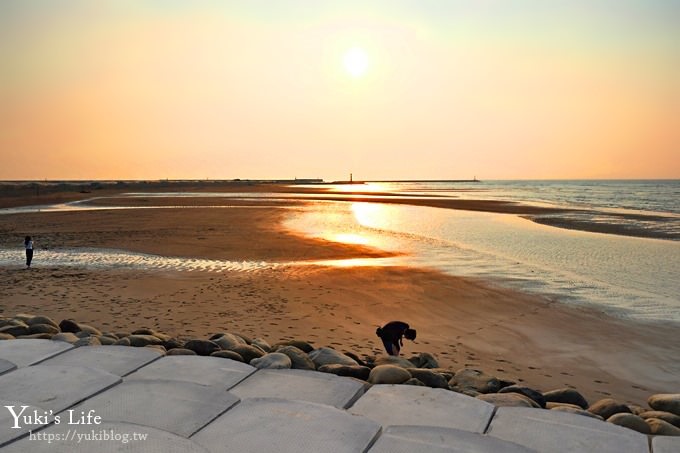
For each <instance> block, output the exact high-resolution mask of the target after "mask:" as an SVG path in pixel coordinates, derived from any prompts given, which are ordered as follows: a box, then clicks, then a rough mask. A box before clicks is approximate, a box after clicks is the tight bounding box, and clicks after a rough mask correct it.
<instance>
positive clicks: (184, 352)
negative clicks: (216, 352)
mask: <svg viewBox="0 0 680 453" xmlns="http://www.w3.org/2000/svg"><path fill="white" fill-rule="evenodd" d="M165 355H198V354H196V352H194V351H192V350H191V349H185V348H172V349H170V350H169V351H168V352H167V353H166V354H165Z"/></svg>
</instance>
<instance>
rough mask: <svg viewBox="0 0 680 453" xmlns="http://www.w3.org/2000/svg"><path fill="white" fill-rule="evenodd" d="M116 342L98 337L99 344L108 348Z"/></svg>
mask: <svg viewBox="0 0 680 453" xmlns="http://www.w3.org/2000/svg"><path fill="white" fill-rule="evenodd" d="M116 341H118V340H117V339H116V338H113V337H109V336H106V335H102V336H101V337H99V342H100V343H101V344H103V345H105V346H110V345H112V344H114V343H115V342H116Z"/></svg>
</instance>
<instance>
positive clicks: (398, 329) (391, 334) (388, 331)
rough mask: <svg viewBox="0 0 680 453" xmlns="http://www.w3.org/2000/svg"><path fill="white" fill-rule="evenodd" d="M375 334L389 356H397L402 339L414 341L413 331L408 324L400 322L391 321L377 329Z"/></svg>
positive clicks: (402, 344) (402, 343)
mask: <svg viewBox="0 0 680 453" xmlns="http://www.w3.org/2000/svg"><path fill="white" fill-rule="evenodd" d="M375 334H376V335H377V336H379V337H380V339H381V340H382V342H383V345H384V346H385V351H387V353H388V354H389V355H393V356H398V355H399V351H400V350H401V348H402V346H404V342H403V337H406V339H408V340H411V341H413V340H415V339H416V331H415V329H411V328H410V326H409V325H408V324H406V323H405V322H402V321H391V322H388V323H387V324H385V325H384V326H382V327H378V328H377V329H376V331H375Z"/></svg>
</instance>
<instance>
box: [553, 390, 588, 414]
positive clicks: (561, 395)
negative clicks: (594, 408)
mask: <svg viewBox="0 0 680 453" xmlns="http://www.w3.org/2000/svg"><path fill="white" fill-rule="evenodd" d="M543 398H545V401H546V403H548V402H551V403H567V404H575V405H576V406H578V407H580V408H581V409H588V406H589V404H588V401H586V399H585V398H584V397H583V395H581V394H580V393H579V392H577V391H576V390H574V389H570V388H562V389H557V390H551V391H549V392H545V393H544V394H543Z"/></svg>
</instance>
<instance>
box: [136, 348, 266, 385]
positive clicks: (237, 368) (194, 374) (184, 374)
mask: <svg viewBox="0 0 680 453" xmlns="http://www.w3.org/2000/svg"><path fill="white" fill-rule="evenodd" d="M255 370H256V368H255V367H252V366H250V365H247V364H245V363H241V362H237V361H235V360H230V359H223V358H221V357H201V356H190V355H184V356H181V355H178V356H166V357H162V358H160V359H158V360H156V361H155V362H152V363H150V364H149V365H147V366H145V367H143V368H140V369H139V370H137V371H135V372H134V373H132V374H129V375H128V376H126V377H125V380H126V381H128V380H136V379H151V380H154V379H167V380H172V381H182V382H193V383H195V384H201V385H209V386H213V387H216V388H221V389H223V390H228V389H230V388H231V387H233V386H235V385H236V384H238V383H239V382H241V381H242V380H243V379H245V378H246V377H248V376H249V375H250V374H252V373H253V372H255Z"/></svg>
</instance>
